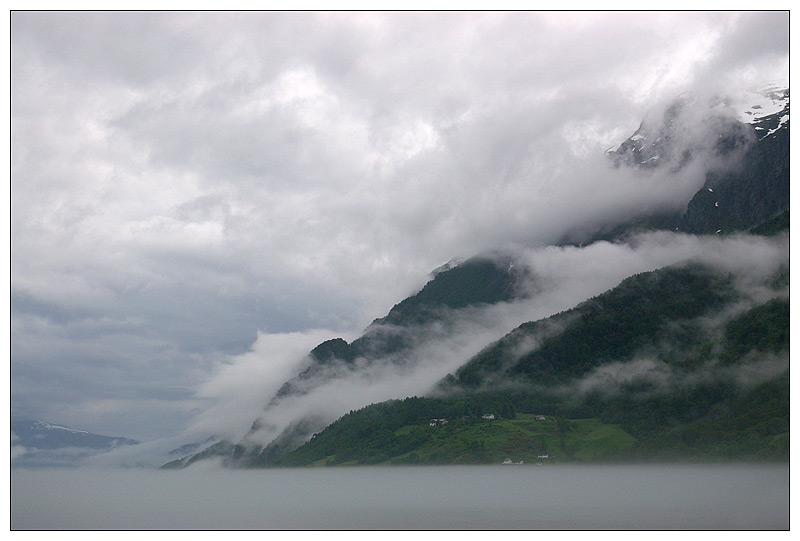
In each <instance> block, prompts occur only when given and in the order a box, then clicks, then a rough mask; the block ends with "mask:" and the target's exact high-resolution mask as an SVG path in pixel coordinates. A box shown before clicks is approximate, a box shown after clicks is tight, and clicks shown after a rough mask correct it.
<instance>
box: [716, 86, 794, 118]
mask: <svg viewBox="0 0 800 541" xmlns="http://www.w3.org/2000/svg"><path fill="white" fill-rule="evenodd" d="M726 101H727V102H728V105H730V106H731V107H732V108H733V109H734V111H735V113H736V118H737V120H739V121H740V122H744V123H745V124H755V123H756V122H758V121H759V120H761V119H763V118H764V117H767V116H770V115H774V114H776V113H780V112H781V111H783V110H784V108H785V107H786V105H787V104H788V103H789V89H788V88H785V87H781V86H778V85H775V84H769V85H765V86H762V87H760V88H751V89H748V90H746V91H743V92H740V93H739V94H734V95H732V96H731V97H730V98H728V100H726Z"/></svg>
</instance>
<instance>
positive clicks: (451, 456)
mask: <svg viewBox="0 0 800 541" xmlns="http://www.w3.org/2000/svg"><path fill="white" fill-rule="evenodd" d="M394 435H395V436H397V437H399V438H409V439H413V440H415V441H421V442H422V443H421V444H419V445H417V446H415V447H414V448H413V449H410V450H407V451H406V452H404V453H402V454H399V455H397V456H392V457H386V458H385V459H384V460H382V461H380V462H372V463H373V464H375V463H377V464H500V463H502V462H503V460H505V459H506V458H510V459H511V460H512V461H514V462H519V461H523V462H525V463H528V464H533V463H536V462H540V463H541V462H544V461H546V462H548V463H558V462H574V461H589V460H598V459H600V460H602V459H610V458H614V457H615V456H617V455H619V453H620V452H623V451H626V450H628V449H630V448H631V447H633V445H634V444H635V442H636V440H635V439H634V438H633V437H632V436H631V435H630V434H628V433H626V432H625V431H624V430H622V429H621V428H620V427H619V426H617V425H608V424H603V423H602V422H600V421H599V420H598V419H572V420H564V419H556V418H554V417H551V416H547V417H546V419H545V420H544V421H537V420H536V416H535V415H532V414H519V415H518V416H517V418H515V419H496V420H493V421H489V420H483V419H481V420H472V421H461V420H455V421H452V422H449V423H447V424H444V425H439V426H434V427H432V426H429V425H428V424H427V423H425V424H416V425H405V426H402V427H400V428H399V429H397V430H396V431H395V432H394ZM544 454H546V455H548V457H547V459H540V458H539V455H544ZM362 463H363V462H362V461H361V460H360V459H353V460H348V461H342V462H340V461H339V460H337V456H336V455H335V454H334V455H330V456H327V457H325V458H322V459H317V460H315V461H313V462H311V463H306V464H305V465H314V466H326V465H334V464H336V465H356V464H362Z"/></svg>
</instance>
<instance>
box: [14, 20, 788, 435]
mask: <svg viewBox="0 0 800 541" xmlns="http://www.w3.org/2000/svg"><path fill="white" fill-rule="evenodd" d="M11 23H12V43H11V46H12V58H11V67H12V70H11V77H12V85H11V98H12V101H11V103H12V111H11V115H12V147H13V156H12V167H11V169H12V185H11V190H12V216H11V226H12V247H13V253H12V277H13V280H12V292H11V294H12V334H13V341H12V359H13V362H12V381H13V383H14V385H13V387H12V392H13V396H12V400H13V401H14V403H15V406H18V407H21V408H22V409H24V410H26V411H29V412H30V414H31V415H32V416H34V417H37V418H46V419H50V420H53V421H55V422H61V423H65V424H68V425H71V426H84V427H86V428H88V429H91V430H93V431H95V432H98V433H121V434H124V435H126V436H129V437H133V438H136V439H140V440H146V439H148V438H153V437H157V436H164V435H166V434H171V433H174V432H175V431H177V430H179V429H180V428H182V427H183V426H185V425H186V423H187V421H188V420H189V419H190V418H191V417H192V416H193V415H194V413H195V412H196V411H197V408H202V407H204V403H203V400H201V399H198V397H197V396H196V395H195V394H194V391H195V389H197V388H199V387H200V386H202V384H203V382H204V381H206V380H207V378H208V377H209V375H211V374H215V373H216V372H215V371H216V370H218V367H219V366H220V364H221V363H224V362H225V360H226V359H228V358H230V357H236V356H237V355H241V354H246V352H247V351H248V350H249V348H250V347H251V345H252V344H253V343H254V341H255V340H256V339H257V337H258V336H260V335H259V334H258V333H259V332H261V333H262V334H264V335H280V334H283V333H306V332H312V331H310V330H311V329H322V328H325V329H333V330H335V331H336V332H337V334H348V333H350V334H357V333H358V332H360V330H361V329H362V328H363V327H364V326H365V325H366V324H368V323H369V321H371V320H372V319H373V318H374V317H376V316H379V315H382V314H384V313H386V312H387V311H388V309H389V308H390V307H391V306H392V305H393V304H394V303H396V302H398V301H399V300H401V299H402V298H404V297H405V296H407V295H409V294H411V293H413V292H414V291H415V290H416V289H418V288H419V287H421V286H422V284H423V282H424V280H425V275H426V273H427V272H428V271H430V269H433V268H435V267H437V266H438V265H440V264H441V263H442V262H444V261H447V260H449V259H451V258H452V257H455V256H470V255H473V254H477V253H480V252H483V251H485V250H489V249H495V248H497V247H500V246H502V245H505V244H509V243H510V244H512V245H527V246H540V245H544V244H547V243H548V242H553V241H554V240H558V239H560V238H562V237H563V236H564V234H565V233H566V232H568V231H570V230H572V229H574V228H587V229H591V228H592V227H593V226H595V225H597V224H600V223H602V222H604V221H605V220H607V219H609V218H611V217H613V218H614V219H621V218H624V217H625V216H627V215H630V214H636V213H638V212H640V211H641V210H643V209H645V208H647V209H654V208H662V207H666V208H672V209H679V208H680V206H681V205H682V204H685V202H686V200H687V199H688V197H690V196H691V193H692V191H693V189H695V187H697V186H699V184H701V183H702V170H703V167H704V164H703V163H702V162H700V161H698V162H695V163H693V164H692V165H691V167H690V168H686V169H683V170H681V171H680V172H679V173H678V174H677V175H671V176H670V175H667V174H666V173H661V172H654V173H652V174H651V175H649V176H641V175H637V174H636V173H634V172H632V171H626V170H623V169H618V170H614V169H611V168H609V166H608V163H607V160H606V159H605V157H604V156H603V152H604V151H605V149H607V148H609V147H611V146H613V145H615V144H618V143H619V142H620V141H622V140H624V139H625V138H626V137H628V136H630V135H631V134H632V133H633V132H634V131H635V130H636V128H637V126H638V125H639V122H640V121H641V119H642V118H643V117H644V116H645V114H646V113H647V111H649V110H651V109H654V108H655V109H658V108H661V107H663V106H664V104H666V103H667V102H668V101H669V100H671V99H673V98H674V97H675V96H677V95H679V94H680V93H682V92H684V91H686V90H692V91H694V92H697V93H699V94H702V95H706V94H708V95H711V94H713V93H716V92H722V91H725V90H726V89H727V88H736V89H738V88H741V87H749V86H752V85H760V84H762V83H763V82H765V81H775V80H777V81H788V14H787V13H779V12H774V13H741V14H740V13H577V14H567V13H544V14H538V13H401V14H380V13H366V14H358V13H247V14H237V13H122V12H120V13H88V12H73V13H57V12H15V13H13V14H12V18H11ZM692 168H694V169H692ZM662 175H664V176H662ZM215 392H216V391H215ZM219 392H221V391H219Z"/></svg>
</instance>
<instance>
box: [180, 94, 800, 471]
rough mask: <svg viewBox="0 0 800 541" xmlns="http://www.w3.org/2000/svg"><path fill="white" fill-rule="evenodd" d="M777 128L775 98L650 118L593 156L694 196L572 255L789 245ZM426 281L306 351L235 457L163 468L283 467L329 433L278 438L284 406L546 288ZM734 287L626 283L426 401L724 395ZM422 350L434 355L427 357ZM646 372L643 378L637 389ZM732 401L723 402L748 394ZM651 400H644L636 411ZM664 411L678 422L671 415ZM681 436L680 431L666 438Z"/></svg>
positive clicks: (401, 359) (513, 281) (473, 262)
mask: <svg viewBox="0 0 800 541" xmlns="http://www.w3.org/2000/svg"><path fill="white" fill-rule="evenodd" d="M788 119H789V92H788V90H782V89H778V88H770V89H767V90H766V91H764V90H761V91H759V92H756V93H747V94H746V95H745V97H744V98H741V97H737V98H736V99H732V98H728V97H722V98H720V97H717V98H715V99H714V101H712V102H709V103H705V102H703V103H700V102H698V101H697V100H693V99H692V98H689V97H682V98H681V99H680V100H678V101H677V102H675V103H674V104H673V105H672V106H670V107H668V108H667V109H666V112H665V113H664V114H663V115H661V116H658V115H656V116H654V117H652V118H648V119H645V121H643V122H642V124H641V125H640V127H639V129H638V130H637V131H636V132H635V133H634V134H633V135H632V136H631V137H630V138H628V139H627V140H626V141H624V142H623V143H622V144H621V145H620V146H619V147H618V148H616V149H613V150H609V151H608V152H607V156H608V157H609V159H610V161H611V163H613V164H614V166H615V167H626V168H632V169H634V170H635V171H637V172H639V173H641V174H643V175H647V174H650V172H652V171H657V170H668V171H669V172H671V173H674V172H677V171H684V170H687V169H688V167H687V166H688V165H690V164H696V163H699V162H702V163H703V164H704V165H703V167H702V168H700V170H702V171H703V175H704V176H703V177H701V178H699V179H698V180H699V182H697V184H696V185H700V184H702V186H703V187H702V188H701V189H700V190H698V191H697V192H696V193H695V195H694V197H693V198H692V199H691V200H690V201H687V202H686V207H685V210H684V211H683V212H681V213H658V212H651V211H649V210H643V211H642V214H641V215H640V216H639V217H638V218H637V219H635V220H633V221H628V222H623V223H619V222H614V221H609V222H608V223H607V224H606V225H605V226H603V227H601V228H600V229H599V230H598V231H596V232H595V233H593V234H592V235H590V236H589V237H586V241H585V242H583V243H581V244H582V245H588V244H591V243H592V242H595V241H597V240H601V239H605V240H612V241H614V242H617V243H624V242H628V241H632V242H638V241H636V238H635V237H634V235H635V234H636V233H640V232H642V231H654V230H666V231H670V232H674V231H679V232H680V233H691V234H699V235H706V234H708V235H712V236H714V235H717V234H718V233H730V232H734V231H751V232H753V233H756V234H770V235H775V234H777V235H778V236H779V237H780V238H783V237H785V235H783V237H781V235H782V233H781V232H782V231H785V230H786V229H788V208H789V199H788V193H789V165H788V161H789V152H788V148H789V121H788ZM665 178H669V176H668V175H667V176H666V177H665ZM786 242H788V240H787V241H786ZM787 252H788V244H787ZM786 269H788V259H787V261H786ZM437 271H438V272H435V274H434V276H433V279H432V280H431V281H430V282H428V284H426V286H425V287H424V288H423V289H422V290H421V291H419V292H418V293H417V294H416V295H413V296H411V297H409V298H407V299H405V300H403V301H402V302H400V303H398V304H397V305H395V306H394V307H393V308H392V310H391V311H390V312H389V314H387V315H386V316H385V317H383V318H379V319H376V320H375V321H374V322H373V323H372V324H371V325H370V326H369V327H368V328H367V329H366V330H365V332H364V334H363V335H362V336H361V337H360V338H358V339H356V340H354V341H353V342H351V343H347V342H346V341H345V340H343V339H341V338H334V339H331V340H328V341H326V342H323V343H322V344H320V345H318V346H317V347H315V348H314V349H313V350H312V351H311V352H310V353H309V355H308V357H307V359H306V365H305V368H304V369H303V370H302V371H301V372H300V373H299V374H298V375H297V376H295V377H294V378H292V379H290V380H289V381H287V382H286V383H285V384H284V385H283V386H282V387H281V388H280V390H279V391H278V393H277V394H276V395H275V396H274V397H271V399H270V398H267V400H266V402H267V405H266V407H265V409H264V412H263V414H262V415H261V416H260V417H259V418H258V419H256V420H255V421H254V422H253V425H252V428H251V430H250V432H249V433H248V434H247V435H245V437H244V438H243V439H242V440H241V441H240V442H238V443H237V444H236V445H234V443H233V442H222V443H221V444H218V445H217V446H215V447H214V448H211V449H207V450H205V451H203V452H201V453H200V454H196V455H189V456H186V457H184V458H183V459H181V460H178V461H176V462H175V463H173V466H178V467H180V466H182V465H187V464H189V463H191V462H193V461H196V460H198V459H200V458H203V457H208V456H224V457H225V458H226V460H227V463H228V464H229V465H239V466H252V465H259V466H265V465H272V464H279V463H282V460H283V459H282V457H284V456H294V455H292V453H293V452H294V450H296V449H298V448H300V447H301V446H303V445H304V444H305V443H306V442H308V441H309V438H311V436H312V435H313V434H315V433H319V432H320V431H321V430H322V429H323V428H324V427H325V426H327V425H328V424H329V423H330V422H331V421H332V420H333V419H331V418H330V412H327V411H324V410H322V409H319V408H318V409H316V410H305V412H304V413H303V414H302V415H299V416H296V417H295V418H293V419H292V420H291V421H290V422H288V423H285V422H283V421H281V422H276V421H275V419H278V418H281V417H282V414H283V412H285V411H287V405H288V404H295V403H296V400H297V399H299V398H300V397H303V396H306V395H308V394H309V393H311V392H312V391H316V390H318V389H322V388H324V389H330V390H329V391H326V392H338V387H336V385H334V383H335V382H337V381H345V380H346V379H347V378H355V380H358V381H361V382H363V385H365V386H366V385H369V384H370V383H371V382H373V381H374V380H375V374H376V373H377V370H384V369H391V370H396V371H398V372H402V371H404V370H405V371H409V370H412V369H415V368H418V367H420V366H425V365H426V364H427V363H433V362H434V361H435V360H436V357H435V356H436V355H443V354H444V353H442V350H446V349H447V348H448V345H449V342H448V340H452V338H453V336H455V335H456V334H457V332H459V331H460V332H463V328H461V327H460V326H459V325H460V324H461V322H463V321H465V320H467V319H469V318H470V317H472V318H474V317H475V314H476V313H477V312H476V311H478V310H485V314H493V313H494V312H491V311H488V308H491V307H501V306H503V305H504V303H509V302H513V301H516V300H519V299H523V298H526V297H530V296H534V297H535V296H536V295H540V294H541V295H546V294H547V292H548V291H547V284H545V283H539V282H538V280H539V277H538V276H536V275H535V273H533V272H531V270H530V268H529V267H528V266H526V264H525V262H523V261H521V260H519V259H518V258H517V257H516V256H515V255H510V254H502V255H498V254H494V255H491V256H483V257H477V258H473V259H470V260H467V261H465V262H459V263H454V264H448V265H445V266H443V267H442V268H441V269H437ZM737 280H738V277H737V276H732V275H731V274H730V273H727V274H726V273H725V272H721V271H720V268H718V267H714V268H711V267H707V266H702V265H700V266H698V265H680V266H673V267H669V268H665V269H661V270H659V271H656V272H653V273H643V274H641V275H637V276H633V277H631V278H629V279H628V280H625V281H623V282H622V283H621V284H620V285H619V286H618V287H616V288H614V289H613V290H611V291H609V292H607V293H606V294H603V295H600V296H598V297H596V298H594V299H591V300H590V301H587V302H585V303H583V304H581V305H579V306H577V307H575V308H573V309H571V310H566V311H564V312H562V313H559V314H556V315H554V316H552V317H549V318H545V319H539V320H536V321H530V322H528V323H524V324H522V325H520V326H519V327H517V328H516V329H514V330H513V331H511V332H510V333H509V334H508V335H507V336H506V337H505V338H503V339H501V340H499V341H497V342H494V343H492V344H491V345H490V346H488V347H487V348H485V349H484V350H483V351H481V352H480V353H478V354H477V355H470V356H465V357H463V359H461V361H460V362H461V366H460V367H459V368H458V369H457V370H455V375H454V376H450V377H448V378H447V379H446V380H445V382H444V383H443V384H442V385H441V386H440V387H439V388H438V391H437V392H438V393H444V394H447V393H450V394H454V393H455V394H460V395H462V396H470V397H472V398H470V400H472V399H473V398H474V397H475V396H476V394H480V393H486V392H488V393H510V392H523V393H527V395H526V396H527V398H525V400H523V402H521V403H520V402H518V404H523V405H525V404H527V405H526V406H524V407H527V408H530V407H531V404H536V405H538V406H539V407H544V406H547V401H541V400H538V399H536V400H534V401H533V402H531V400H533V399H532V398H531V396H530V393H532V392H536V393H545V394H547V396H548V397H549V398H548V399H547V400H554V401H555V402H554V403H556V404H559V403H561V402H563V400H564V399H563V398H558V397H555V398H553V396H555V395H552V392H554V390H556V389H562V388H566V387H568V388H570V389H573V391H574V389H575V388H580V389H583V390H585V388H593V387H592V385H593V383H592V381H593V379H597V378H603V377H605V378H606V379H608V378H609V377H610V376H609V373H610V371H613V372H614V373H615V374H617V373H618V372H621V373H623V376H624V377H622V379H621V380H619V381H615V382H614V383H613V385H612V387H614V388H626V389H627V388H628V387H626V386H629V385H633V384H632V383H631V381H635V382H637V383H636V384H635V385H634V387H636V385H639V387H638V389H639V391H636V392H633V391H631V392H632V393H633V394H636V393H637V392H638V393H639V394H640V395H647V394H648V393H647V392H646V391H648V390H653V389H654V388H661V387H660V385H661V384H665V383H664V382H661V383H659V382H658V381H656V380H658V378H659V377H666V379H667V380H668V381H667V383H669V384H672V385H678V383H680V382H681V381H684V379H682V378H685V377H688V376H686V375H687V374H692V375H693V376H698V374H699V372H697V371H698V370H700V369H701V368H702V369H703V370H709V371H711V372H713V373H714V374H715V376H714V377H717V376H719V378H720V381H723V382H724V385H728V384H729V383H730V381H729V380H730V379H731V377H733V376H731V374H729V373H727V372H724V371H719V370H718V368H719V366H717V365H720V366H722V365H725V366H727V368H728V369H730V370H733V369H735V368H736V367H737V362H738V361H737V360H738V359H740V356H739V353H741V352H737V351H735V349H732V347H733V346H731V345H730V344H729V343H728V342H726V341H725V340H726V339H724V338H723V337H724V336H726V334H725V333H726V332H728V331H727V330H726V327H725V324H726V323H725V322H727V321H731V318H732V317H734V316H735V315H736V314H737V313H739V312H741V311H742V310H747V309H750V308H753V306H754V305H755V304H757V303H758V302H761V301H757V300H754V299H753V298H752V296H751V295H750V293H751V292H749V291H747V290H746V288H745V290H742V287H741V284H739V283H738V281H737ZM774 281H775V283H776V284H777V283H780V284H782V285H781V286H780V287H778V286H775V287H772V286H769V285H767V284H759V285H758V288H767V290H769V291H770V293H769V295H770V298H772V299H775V302H776V303H778V304H780V303H781V302H783V300H781V299H783V298H785V296H786V295H788V292H787V291H786V290H785V288H786V287H787V286H788V271H787V272H786V273H785V275H781V276H776V277H774ZM584 298H586V297H584ZM762 301H763V299H762ZM753 309H754V310H755V309H756V308H753ZM764 310H765V314H767V315H763V314H762V316H758V317H757V316H753V318H752V319H753V320H754V321H760V320H764V319H765V318H766V319H770V318H771V317H772V316H774V314H775V313H781V314H782V313H783V312H781V309H778V310H777V312H776V311H775V310H772V311H770V310H769V309H767V308H764ZM551 313H552V312H551ZM770 314H771V315H770ZM484 317H485V316H484ZM776 317H777V316H776ZM781 317H782V316H781ZM787 318H788V314H787ZM773 320H774V321H773V323H776V322H777V323H776V324H777V325H778V329H777V330H775V329H772V330H771V331H769V332H770V333H771V334H769V336H770V338H769V339H768V341H769V342H771V343H772V342H775V343H776V344H778V346H776V347H778V349H777V350H775V349H774V348H773V349H772V350H769V348H767V349H768V350H769V351H767V350H761V349H758V348H755V349H754V348H752V347H749V346H748V347H747V348H746V350H747V352H746V354H745V355H744V358H746V359H749V360H747V361H746V362H745V363H744V364H748V363H751V361H752V362H755V363H756V364H759V363H761V364H759V366H761V365H765V366H766V365H768V364H770V362H772V361H774V362H773V363H772V364H773V365H775V366H777V367H778V368H780V366H782V364H781V363H783V360H784V357H785V356H786V355H785V354H786V351H785V348H784V347H783V345H781V344H783V342H781V340H782V338H780V337H781V336H783V335H782V334H781V333H782V332H783V327H782V325H783V320H782V319H780V317H777V319H775V318H773ZM787 321H788V319H787ZM515 325H516V324H515ZM734 327H735V325H734ZM745 327H746V325H745ZM511 328H513V327H508V328H506V329H505V330H504V331H503V332H504V333H505V332H508V331H509V330H510V329H511ZM473 330H474V329H473ZM767 330H768V329H766V328H765V332H767ZM730 332H731V333H734V334H735V331H730ZM498 336H501V335H498ZM741 343H743V342H742V341H740V346H741ZM435 344H441V346H440V347H439V349H438V350H437V349H436V348H434V347H433V345H435ZM464 351H466V350H464ZM448 354H452V352H448ZM748 355H749V357H748ZM776 355H777V360H775V359H776V358H775V356H776ZM432 356H434V357H432ZM770 356H772V357H770ZM731 359H733V360H731ZM753 359H755V361H753ZM709 363H711V364H709ZM751 364H752V363H751ZM748 366H749V364H748ZM775 366H772V368H770V369H775ZM761 368H763V367H761ZM730 370H729V371H730ZM648 371H649V374H648V375H647V377H643V378H639V377H638V375H641V373H644V372H648ZM637 374H638V375H637ZM770 374H771V375H772V376H774V374H772V373H771V372H770ZM626 378H627V379H626ZM637 378H638V379H637ZM612 379H613V378H612ZM665 385H666V384H665ZM734 387H735V385H734ZM736 388H737V389H738V390H737V391H736V392H737V393H740V392H749V391H745V390H742V389H739V388H738V387H736ZM534 389H535V391H534ZM520 390H521V391H520ZM628 390H630V389H628ZM640 391H641V392H640ZM692 392H695V391H692ZM690 394H691V393H690ZM700 394H702V393H700ZM551 395H552V396H551ZM691 396H692V397H693V398H691V397H690V398H689V400H690V402H692V401H694V402H697V401H702V396H700V397H699V398H698V396H695V395H691ZM651 399H652V400H655V399H654V398H653V397H652V396H649V395H648V400H651ZM614 400H625V398H619V397H617V398H615V399H614ZM526 401H527V402H526ZM501 402H502V400H501ZM507 405H508V404H507ZM590 405H591V404H590V403H588V402H587V403H583V404H582V405H580V407H579V406H578V405H574V404H573V405H571V406H570V407H572V408H578V409H574V410H571V411H573V412H575V411H582V410H580V408H587V407H590ZM564 407H566V406H564ZM670 407H672V408H677V409H676V411H677V410H679V409H680V407H681V406H680V405H676V404H673V405H671V406H670ZM590 409H591V408H590ZM634 410H635V408H634ZM521 411H522V410H521ZM632 411H633V410H632ZM595 413H596V412H595ZM695 420H696V418H695V417H692V416H689V417H687V418H685V419H683V421H681V422H689V421H691V422H694V421H695ZM626 422H629V424H630V423H631V422H632V421H630V420H628V421H626ZM634 424H635V423H634ZM265 437H266V438H267V440H268V441H267V442H266V444H265V443H264V438H265ZM387 438H388V436H387ZM388 440H392V438H388Z"/></svg>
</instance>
